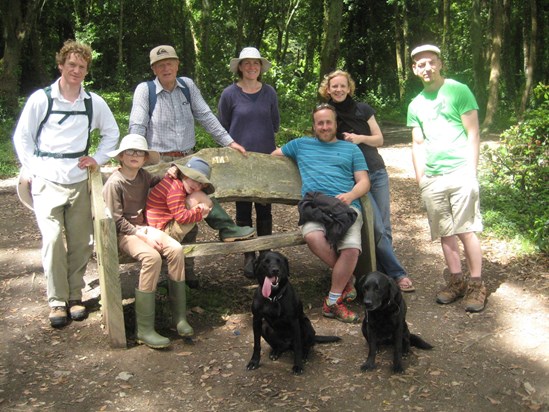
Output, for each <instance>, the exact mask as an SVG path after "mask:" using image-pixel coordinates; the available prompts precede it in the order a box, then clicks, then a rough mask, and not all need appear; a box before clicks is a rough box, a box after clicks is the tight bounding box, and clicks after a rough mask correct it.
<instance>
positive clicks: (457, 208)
mask: <svg viewBox="0 0 549 412" xmlns="http://www.w3.org/2000/svg"><path fill="white" fill-rule="evenodd" d="M419 188H420V190H421V200H422V201H423V204H424V205H425V208H426V209H427V217H428V219H429V227H430V228H431V240H436V239H438V238H440V237H447V236H453V235H457V234H460V233H468V232H481V231H482V228H483V227H482V217H481V215H480V199H479V185H478V180H477V178H476V176H475V175H474V174H473V173H472V172H470V171H469V170H468V169H465V168H460V169H458V170H456V171H454V172H451V173H447V174H443V175H436V176H423V177H422V178H421V180H420V182H419Z"/></svg>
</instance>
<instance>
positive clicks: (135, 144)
mask: <svg viewBox="0 0 549 412" xmlns="http://www.w3.org/2000/svg"><path fill="white" fill-rule="evenodd" d="M128 149H133V150H143V151H145V152H147V153H148V154H149V157H148V158H147V160H146V161H145V163H144V165H154V164H157V163H159V162H160V153H158V152H157V151H156V150H150V149H149V148H148V146H147V141H146V140H145V138H144V137H143V136H141V135H138V134H135V133H130V134H128V135H126V136H124V137H123V138H122V141H121V142H120V146H119V147H118V149H116V150H113V151H111V152H108V153H107V156H109V157H113V158H114V157H118V155H119V154H120V153H122V152H123V151H124V150H128Z"/></svg>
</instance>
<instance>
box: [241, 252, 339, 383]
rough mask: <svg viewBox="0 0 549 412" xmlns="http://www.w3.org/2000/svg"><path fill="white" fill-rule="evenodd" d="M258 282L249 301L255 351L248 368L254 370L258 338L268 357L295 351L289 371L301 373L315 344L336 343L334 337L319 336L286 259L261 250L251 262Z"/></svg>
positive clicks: (272, 358)
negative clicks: (296, 288)
mask: <svg viewBox="0 0 549 412" xmlns="http://www.w3.org/2000/svg"><path fill="white" fill-rule="evenodd" d="M254 274H255V276H256V278H257V281H258V283H259V287H258V288H257V290H256V291H255V294H254V298H253V302H252V314H253V331H254V352H253V355H252V358H251V359H250V362H249V363H248V366H247V368H248V370H252V369H257V368H258V367H259V360H260V358H261V337H262V336H263V339H265V341H267V343H268V344H269V345H270V346H271V348H272V350H271V353H270V355H269V358H270V359H271V360H276V359H278V358H279V357H280V355H281V354H282V353H283V352H285V351H287V350H293V351H294V366H293V368H292V371H293V373H294V374H296V375H299V374H301V373H303V362H304V361H305V360H307V357H308V355H309V351H310V350H311V348H312V347H313V346H314V344H315V343H329V342H338V341H340V340H341V338H339V337H337V336H318V335H316V333H315V330H314V328H313V325H312V324H311V321H310V320H309V318H308V317H307V316H305V313H304V312H303V304H302V303H301V300H300V299H299V296H297V294H296V292H295V290H294V288H293V287H292V285H291V284H290V282H289V280H288V277H289V276H290V271H289V265H288V259H287V258H286V257H285V256H284V255H282V254H280V253H278V252H270V251H267V252H261V253H260V255H259V257H258V258H257V259H256V261H255V262H254Z"/></svg>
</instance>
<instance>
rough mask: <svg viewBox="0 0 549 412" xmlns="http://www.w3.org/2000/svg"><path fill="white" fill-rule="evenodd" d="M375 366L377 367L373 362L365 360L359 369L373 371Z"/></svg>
mask: <svg viewBox="0 0 549 412" xmlns="http://www.w3.org/2000/svg"><path fill="white" fill-rule="evenodd" d="M376 368H377V366H376V364H375V363H374V362H368V361H367V362H364V363H363V364H362V366H361V367H360V370H361V371H362V372H366V371H373V370H374V369H376Z"/></svg>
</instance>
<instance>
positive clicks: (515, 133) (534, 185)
mask: <svg viewBox="0 0 549 412" xmlns="http://www.w3.org/2000/svg"><path fill="white" fill-rule="evenodd" d="M548 136H549V86H547V85H542V84H540V85H538V86H537V87H536V88H535V90H534V102H533V107H532V109H530V110H529V111H527V113H526V114H525V117H524V120H523V121H522V122H520V123H518V124H517V125H514V126H512V127H511V128H509V129H507V130H506V131H505V132H503V134H502V135H501V144H500V145H499V146H498V147H497V148H494V149H485V151H484V153H483V154H484V157H485V159H486V160H487V162H488V163H487V166H488V168H487V172H488V173H491V174H490V175H489V176H488V175H487V176H485V178H484V181H485V190H486V194H485V196H484V197H485V199H484V201H483V205H484V207H486V206H488V207H489V208H490V207H491V208H493V209H497V210H499V211H500V214H501V215H500V216H499V217H498V218H497V219H494V220H493V225H494V227H496V226H508V223H509V221H513V222H514V223H515V224H516V230H517V232H519V233H524V234H526V235H527V237H528V238H529V239H531V240H532V241H534V242H535V244H536V245H537V246H538V247H539V248H540V250H542V251H544V252H548V251H549V238H548V235H549V205H548V204H547V203H548V199H549V185H548V182H549V160H548V159H549V139H548ZM499 230H502V227H499Z"/></svg>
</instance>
